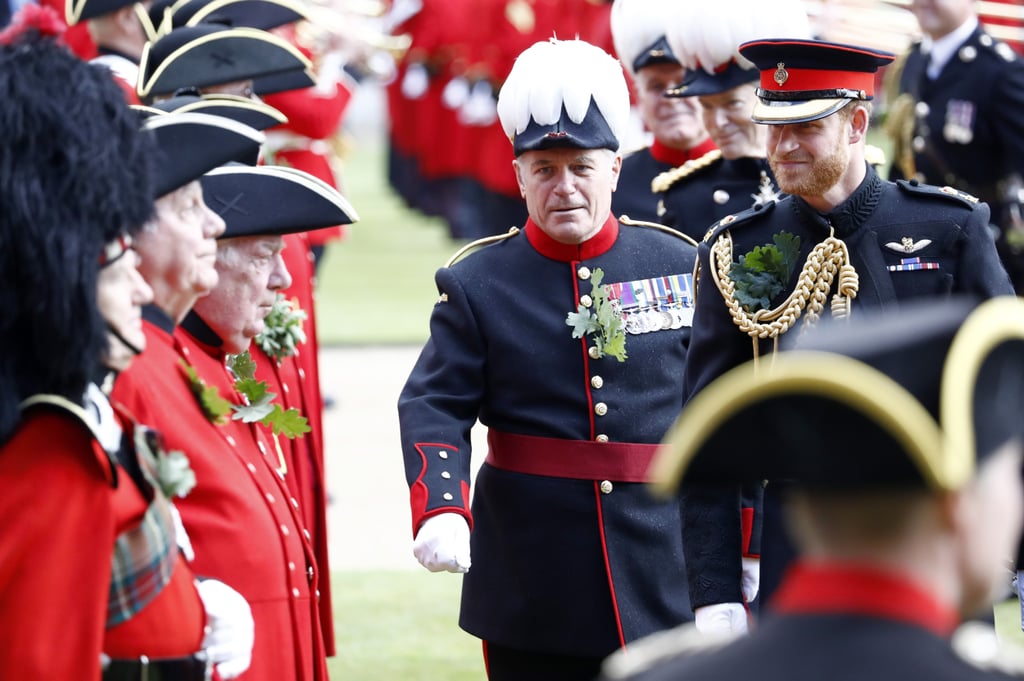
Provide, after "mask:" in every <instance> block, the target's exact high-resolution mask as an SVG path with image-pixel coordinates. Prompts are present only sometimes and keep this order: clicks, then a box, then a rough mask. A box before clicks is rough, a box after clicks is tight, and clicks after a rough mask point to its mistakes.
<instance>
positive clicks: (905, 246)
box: [885, 236, 932, 253]
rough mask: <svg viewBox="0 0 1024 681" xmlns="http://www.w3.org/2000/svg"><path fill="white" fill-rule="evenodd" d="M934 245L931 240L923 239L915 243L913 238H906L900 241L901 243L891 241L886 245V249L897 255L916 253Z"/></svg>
mask: <svg viewBox="0 0 1024 681" xmlns="http://www.w3.org/2000/svg"><path fill="white" fill-rule="evenodd" d="M931 243H932V240H931V239H921V240H920V241H914V238H913V237H909V236H905V237H902V238H901V239H900V242H899V243H896V242H895V241H890V242H888V243H886V244H885V247H886V248H889V249H891V250H894V251H896V252H897V253H916V252H918V251H920V250H921V249H922V248H925V247H927V246H930V245H931Z"/></svg>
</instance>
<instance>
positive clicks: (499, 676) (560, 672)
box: [484, 641, 604, 681]
mask: <svg viewBox="0 0 1024 681" xmlns="http://www.w3.org/2000/svg"><path fill="white" fill-rule="evenodd" d="M602 662H604V658H603V657H576V656H573V655H553V654H551V653H539V652H535V651H532V650H518V649H516V648H506V647H505V646H500V645H497V644H495V643H492V642H490V641H484V664H485V665H486V666H487V678H488V679H489V681H593V679H596V678H597V676H598V675H599V674H600V673H601V663H602Z"/></svg>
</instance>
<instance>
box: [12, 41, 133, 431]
mask: <svg viewBox="0 0 1024 681" xmlns="http://www.w3.org/2000/svg"><path fill="white" fill-rule="evenodd" d="M140 126H141V117H140V114H139V113H138V112H136V111H133V110H131V109H130V108H129V107H128V105H127V104H126V103H125V100H124V95H123V93H122V91H121V89H120V88H119V87H118V86H117V85H116V84H115V83H114V81H113V79H112V78H111V76H110V73H109V71H107V70H106V69H103V68H100V67H97V66H92V65H89V64H87V63H85V62H83V61H81V60H79V59H78V58H76V57H75V56H74V55H73V54H72V53H71V52H70V51H69V50H68V49H67V48H66V47H64V46H63V45H62V44H60V43H59V42H58V40H57V38H56V37H55V36H53V35H51V34H49V33H48V32H46V31H44V30H42V29H40V28H39V27H33V26H28V27H27V28H26V29H25V30H23V31H21V32H20V33H15V34H14V35H10V34H8V35H6V36H5V40H4V41H3V43H2V44H0V130H2V131H3V134H4V137H5V139H4V143H3V144H2V145H0V206H3V209H2V210H0V293H2V295H3V298H4V300H5V301H7V304H6V309H5V310H4V313H3V314H2V315H0V338H3V339H4V344H5V346H4V352H2V353H0V442H3V441H5V440H6V439H7V438H8V437H9V436H10V435H11V433H12V432H13V430H14V428H15V427H16V425H17V422H18V418H19V416H18V404H19V403H20V402H21V401H22V400H23V399H25V398H26V397H28V396H30V395H33V394H38V393H51V394H58V395H61V396H63V397H66V398H68V399H69V400H72V401H74V402H76V403H80V402H81V400H82V395H83V392H84V390H85V388H86V385H87V384H88V382H89V381H90V380H92V379H93V378H94V377H95V376H96V375H97V374H98V372H99V371H100V367H99V365H100V361H101V357H102V355H103V352H104V350H105V349H106V344H107V327H106V324H105V322H104V320H103V318H102V316H101V315H100V313H99V310H98V309H97V304H96V287H97V273H98V270H99V261H100V255H101V253H102V252H103V248H104V245H105V244H106V243H107V242H109V241H111V240H113V239H115V238H117V237H118V236H120V235H122V234H124V233H131V232H134V231H136V230H138V229H139V228H141V226H142V225H143V224H144V223H145V222H146V221H147V220H148V219H149V218H150V217H151V215H152V211H153V197H152V178H151V176H152V171H151V168H150V165H149V164H150V159H151V158H152V156H153V147H152V142H151V140H150V139H149V138H148V137H146V136H144V135H142V134H141V133H140V131H139V129H140Z"/></svg>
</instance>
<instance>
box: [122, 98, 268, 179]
mask: <svg viewBox="0 0 1024 681" xmlns="http://www.w3.org/2000/svg"><path fill="white" fill-rule="evenodd" d="M142 129H143V130H145V131H147V132H149V133H150V134H151V135H153V138H154V139H155V140H156V146H157V149H158V151H157V153H158V155H159V158H158V159H157V162H156V164H155V172H156V177H155V192H154V194H155V196H157V197H160V196H164V195H166V194H170V193H171V192H172V191H174V190H175V189H179V188H181V187H184V186H185V185H187V184H188V183H189V182H192V181H193V180H198V179H199V178H201V177H202V176H203V174H204V173H206V172H208V171H210V170H213V169H214V168H216V167H218V166H221V165H224V164H225V163H228V162H229V161H238V160H242V161H243V162H252V163H255V161H256V159H257V157H258V156H259V151H260V145H261V144H262V143H263V141H264V140H265V137H264V135H263V133H261V132H259V131H257V130H254V129H253V128H250V127H249V126H247V125H243V124H242V123H239V122H237V121H233V120H231V119H230V118H224V117H223V116H214V115H211V114H203V113H178V112H174V113H161V114H160V115H155V116H150V117H149V118H147V119H146V121H145V123H144V124H143V126H142Z"/></svg>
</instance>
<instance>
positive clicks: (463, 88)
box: [441, 76, 469, 110]
mask: <svg viewBox="0 0 1024 681" xmlns="http://www.w3.org/2000/svg"><path fill="white" fill-rule="evenodd" d="M467 99H469V83H468V82H466V79H465V78H463V77H462V76H456V77H455V78H452V79H451V80H449V81H448V84H447V85H445V86H444V90H442V91H441V102H442V103H443V104H444V105H445V106H446V107H448V108H449V109H453V110H454V109H458V108H459V107H460V106H462V105H463V104H465V103H466V100H467Z"/></svg>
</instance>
